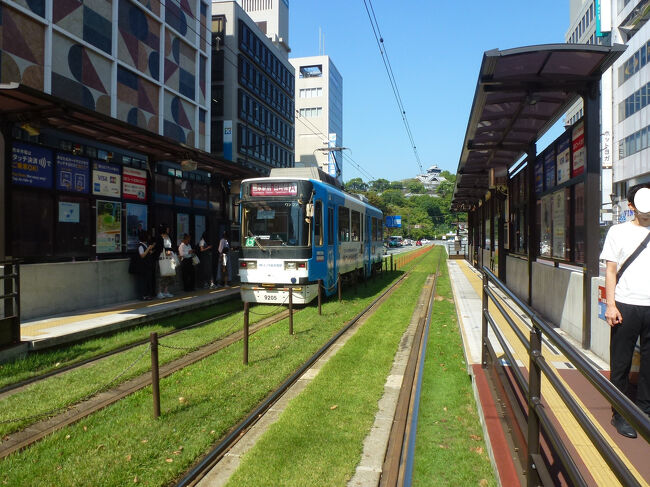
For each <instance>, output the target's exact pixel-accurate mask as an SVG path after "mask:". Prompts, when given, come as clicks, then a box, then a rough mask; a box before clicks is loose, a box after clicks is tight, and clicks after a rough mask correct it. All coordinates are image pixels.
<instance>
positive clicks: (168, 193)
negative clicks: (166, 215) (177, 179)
mask: <svg viewBox="0 0 650 487" xmlns="http://www.w3.org/2000/svg"><path fill="white" fill-rule="evenodd" d="M173 194H174V179H173V178H171V177H169V176H167V175H165V174H156V176H155V178H154V193H153V196H154V201H155V202H156V203H168V204H171V203H172V195H173Z"/></svg>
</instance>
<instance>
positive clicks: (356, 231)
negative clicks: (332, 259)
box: [352, 210, 361, 242]
mask: <svg viewBox="0 0 650 487" xmlns="http://www.w3.org/2000/svg"><path fill="white" fill-rule="evenodd" d="M360 238H361V214H360V213H359V212H358V211H354V210H352V241H353V242H358V241H359V239H360Z"/></svg>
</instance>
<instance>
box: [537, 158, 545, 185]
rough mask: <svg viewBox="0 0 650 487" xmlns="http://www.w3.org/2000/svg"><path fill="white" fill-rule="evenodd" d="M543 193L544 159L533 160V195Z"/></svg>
mask: <svg viewBox="0 0 650 487" xmlns="http://www.w3.org/2000/svg"><path fill="white" fill-rule="evenodd" d="M543 192H544V158H543V157H542V156H538V157H537V159H535V193H543Z"/></svg>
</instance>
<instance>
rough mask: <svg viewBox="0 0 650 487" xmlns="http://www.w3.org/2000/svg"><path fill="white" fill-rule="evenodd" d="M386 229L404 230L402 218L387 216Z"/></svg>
mask: <svg viewBox="0 0 650 487" xmlns="http://www.w3.org/2000/svg"><path fill="white" fill-rule="evenodd" d="M386 228H402V217H401V216H400V215H395V216H387V217H386Z"/></svg>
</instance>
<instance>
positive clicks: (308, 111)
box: [300, 107, 323, 118]
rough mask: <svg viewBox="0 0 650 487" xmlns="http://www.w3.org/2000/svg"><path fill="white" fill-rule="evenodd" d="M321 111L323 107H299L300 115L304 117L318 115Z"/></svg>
mask: <svg viewBox="0 0 650 487" xmlns="http://www.w3.org/2000/svg"><path fill="white" fill-rule="evenodd" d="M322 113H323V107H313V108H301V109H300V116H301V117H306V118H314V117H320V116H321V115H322Z"/></svg>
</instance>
